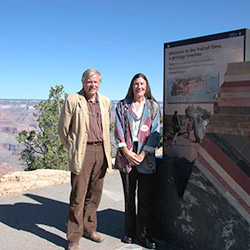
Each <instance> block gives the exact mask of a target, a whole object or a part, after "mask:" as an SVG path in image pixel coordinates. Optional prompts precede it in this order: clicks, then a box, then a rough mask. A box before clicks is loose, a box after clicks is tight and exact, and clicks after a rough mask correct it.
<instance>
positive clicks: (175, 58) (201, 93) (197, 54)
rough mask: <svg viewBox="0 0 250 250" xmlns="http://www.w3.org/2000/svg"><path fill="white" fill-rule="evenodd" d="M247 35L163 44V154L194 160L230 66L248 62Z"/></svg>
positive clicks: (219, 36)
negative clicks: (176, 121) (246, 50)
mask: <svg viewBox="0 0 250 250" xmlns="http://www.w3.org/2000/svg"><path fill="white" fill-rule="evenodd" d="M245 34H246V29H245V30H238V31H232V32H227V33H221V34H216V35H211V36H206V37H200V38H193V39H188V40H183V41H177V42H171V43H165V44H164V129H163V130H164V137H163V138H164V139H163V142H164V154H167V155H170V156H178V157H184V158H186V159H187V160H189V161H194V160H195V157H196V153H197V151H198V149H199V142H200V141H201V139H202V137H203V135H204V134H205V128H206V125H207V124H208V123H209V117H210V115H212V114H213V110H214V103H215V102H216V98H217V97H218V93H219V89H220V86H221V85H222V84H223V82H224V74H225V72H226V70H227V64H228V63H234V62H242V61H244V60H245V43H246V40H245ZM176 117H177V120H179V121H180V123H179V124H178V125H176V123H175V122H174V120H176ZM176 126H178V128H176Z"/></svg>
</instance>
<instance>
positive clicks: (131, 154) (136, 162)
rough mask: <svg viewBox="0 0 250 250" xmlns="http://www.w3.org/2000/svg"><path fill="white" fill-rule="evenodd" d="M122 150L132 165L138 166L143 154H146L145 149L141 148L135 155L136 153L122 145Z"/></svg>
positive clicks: (143, 156)
mask: <svg viewBox="0 0 250 250" xmlns="http://www.w3.org/2000/svg"><path fill="white" fill-rule="evenodd" d="M122 151H123V153H124V155H125V157H126V159H127V160H128V162H129V163H130V164H131V165H132V166H138V165H139V164H140V163H141V162H142V161H143V160H144V158H145V156H146V155H147V153H148V152H147V151H144V150H142V151H141V153H140V154H139V155H137V154H136V153H134V152H132V151H130V150H128V148H127V147H122Z"/></svg>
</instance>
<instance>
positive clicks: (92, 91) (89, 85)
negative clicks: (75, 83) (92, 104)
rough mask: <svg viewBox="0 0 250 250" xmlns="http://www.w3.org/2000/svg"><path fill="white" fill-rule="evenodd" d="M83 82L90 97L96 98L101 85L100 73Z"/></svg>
mask: <svg viewBox="0 0 250 250" xmlns="http://www.w3.org/2000/svg"><path fill="white" fill-rule="evenodd" d="M82 84H83V89H84V92H85V94H86V96H87V98H88V99H93V98H95V95H96V93H97V91H98V90H99V86H100V76H99V75H98V74H96V75H92V76H91V77H90V78H88V79H87V80H86V81H85V82H83V83H82Z"/></svg>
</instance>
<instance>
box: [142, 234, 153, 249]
mask: <svg viewBox="0 0 250 250" xmlns="http://www.w3.org/2000/svg"><path fill="white" fill-rule="evenodd" d="M138 241H139V242H140V243H141V244H142V246H144V247H146V248H149V249H156V244H155V242H153V241H152V240H151V239H149V238H147V237H145V236H138Z"/></svg>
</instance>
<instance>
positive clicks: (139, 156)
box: [137, 150, 148, 162]
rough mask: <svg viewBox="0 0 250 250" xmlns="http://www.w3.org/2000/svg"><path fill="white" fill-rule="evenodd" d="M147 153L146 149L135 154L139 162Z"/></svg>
mask: <svg viewBox="0 0 250 250" xmlns="http://www.w3.org/2000/svg"><path fill="white" fill-rule="evenodd" d="M147 153H148V151H144V150H142V151H141V153H140V154H138V155H137V158H138V159H139V160H140V162H142V161H143V160H144V158H145V156H146V155H147Z"/></svg>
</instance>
